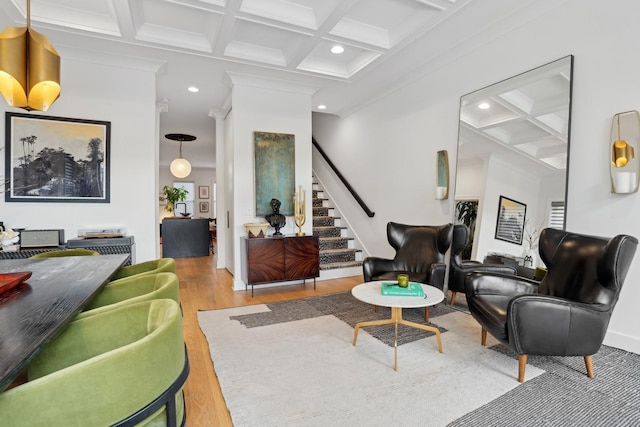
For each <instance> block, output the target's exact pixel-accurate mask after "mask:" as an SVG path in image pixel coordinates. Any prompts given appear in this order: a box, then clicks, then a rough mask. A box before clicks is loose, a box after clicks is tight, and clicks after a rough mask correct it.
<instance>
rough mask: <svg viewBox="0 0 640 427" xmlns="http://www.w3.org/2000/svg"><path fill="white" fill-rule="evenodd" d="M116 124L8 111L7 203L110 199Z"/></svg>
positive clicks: (6, 142)
mask: <svg viewBox="0 0 640 427" xmlns="http://www.w3.org/2000/svg"><path fill="white" fill-rule="evenodd" d="M110 138H111V123H110V122H104V121H96V120H83V119H71V118H63V117H52V116H41V115H33V114H23V113H11V112H7V113H6V127H5V151H6V157H5V173H6V178H7V180H6V188H5V201H7V202H71V203H78V202H80V203H82V202H85V203H109V201H110V188H109V168H110Z"/></svg>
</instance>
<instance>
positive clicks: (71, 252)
mask: <svg viewBox="0 0 640 427" xmlns="http://www.w3.org/2000/svg"><path fill="white" fill-rule="evenodd" d="M97 255H100V252H98V251H94V250H91V249H60V250H55V251H47V252H41V253H39V254H35V255H34V256H32V257H31V258H57V257H65V256H97Z"/></svg>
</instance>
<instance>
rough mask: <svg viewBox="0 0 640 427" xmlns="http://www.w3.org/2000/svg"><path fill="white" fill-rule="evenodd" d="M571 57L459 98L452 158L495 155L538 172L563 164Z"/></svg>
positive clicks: (543, 173) (549, 171)
mask: <svg viewBox="0 0 640 427" xmlns="http://www.w3.org/2000/svg"><path fill="white" fill-rule="evenodd" d="M570 79H571V58H570V57H566V58H562V59H559V60H557V61H554V62H552V63H550V64H547V65H544V66H542V67H539V68H536V69H534V70H531V71H528V72H526V73H523V74H520V75H518V76H515V77H512V78H510V79H508V80H505V81H502V82H500V83H497V84H494V85H492V86H489V87H487V88H484V89H481V90H478V91H476V92H472V93H470V94H468V95H465V96H463V97H462V100H461V107H460V136H459V138H460V140H459V147H458V161H459V162H463V163H464V162H472V161H474V159H479V158H487V157H488V156H489V155H492V156H499V157H501V158H503V159H504V160H505V161H507V162H509V163H511V164H514V165H517V166H519V167H522V168H527V170H530V171H531V172H534V171H535V172H536V173H538V174H540V176H547V175H553V174H557V173H562V174H564V173H565V172H566V171H565V170H566V166H567V141H568V132H569V110H570V108H569V107H570V105H569V104H570V98H571V97H570V95H571V94H570V90H571V89H570V87H571V85H570V84H569V82H570Z"/></svg>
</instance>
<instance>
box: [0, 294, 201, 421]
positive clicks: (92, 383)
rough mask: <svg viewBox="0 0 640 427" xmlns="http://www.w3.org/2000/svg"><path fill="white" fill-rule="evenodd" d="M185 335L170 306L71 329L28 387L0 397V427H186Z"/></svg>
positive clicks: (91, 319)
mask: <svg viewBox="0 0 640 427" xmlns="http://www.w3.org/2000/svg"><path fill="white" fill-rule="evenodd" d="M182 327H183V326H182V316H181V313H180V307H179V306H178V304H177V303H176V302H175V301H173V300H169V299H162V300H153V301H145V302H140V303H136V304H129V305H126V306H122V307H118V308H115V309H113V310H106V311H104V312H101V313H97V314H95V315H92V316H87V317H85V318H82V319H78V320H75V321H73V322H71V323H70V324H69V326H68V328H67V329H65V330H64V331H63V332H62V333H61V334H60V335H59V336H58V337H57V338H56V339H55V340H54V341H52V342H51V343H49V344H48V345H47V346H46V347H45V348H44V349H43V350H42V352H41V353H40V354H39V355H38V356H37V357H36V358H35V359H34V360H33V362H32V363H31V364H30V366H29V368H28V381H27V382H26V383H24V384H22V385H19V386H17V387H15V388H12V389H9V390H7V391H5V392H3V393H1V394H0V420H2V421H1V423H2V425H3V426H6V427H9V426H12V427H14V426H15V427H21V426H25V427H27V426H28V427H35V426H66V427H69V426H82V427H85V426H108V425H138V424H140V423H141V422H142V423H143V424H142V425H169V426H176V425H183V424H184V420H185V411H184V397H183V393H182V386H183V384H184V382H185V381H186V377H187V375H188V371H189V367H188V359H187V357H186V351H185V345H184V337H183V329H182ZM163 396H164V397H163ZM152 402H153V403H154V404H155V405H156V406H157V407H154V406H153V405H151V406H150V403H152Z"/></svg>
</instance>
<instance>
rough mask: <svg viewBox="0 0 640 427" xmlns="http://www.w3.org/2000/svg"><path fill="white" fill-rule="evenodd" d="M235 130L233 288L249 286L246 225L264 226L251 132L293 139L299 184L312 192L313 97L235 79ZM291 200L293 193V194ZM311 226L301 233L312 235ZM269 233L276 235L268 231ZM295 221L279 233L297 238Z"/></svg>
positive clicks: (305, 93)
mask: <svg viewBox="0 0 640 427" xmlns="http://www.w3.org/2000/svg"><path fill="white" fill-rule="evenodd" d="M232 108H233V117H232V118H231V119H229V120H231V121H232V132H233V167H232V169H233V172H232V176H233V201H232V203H233V219H234V222H233V224H232V228H231V231H230V232H229V234H228V239H229V240H228V241H229V242H231V244H232V245H233V247H234V254H233V270H232V273H233V274H234V289H236V290H241V289H244V288H245V284H244V282H243V281H242V280H241V275H240V272H241V267H242V266H241V258H240V249H241V247H240V237H241V236H245V235H246V232H245V230H244V227H243V224H244V223H247V222H264V221H265V219H264V218H260V217H256V216H255V213H256V208H255V182H254V173H253V170H254V162H253V158H254V149H253V132H254V131H262V132H276V133H287V134H294V135H295V182H296V188H297V185H302V186H303V188H305V189H306V190H307V194H309V195H310V194H311V173H312V172H311V93H310V92H308V91H305V90H301V91H298V90H293V89H292V90H291V91H288V90H285V89H283V88H267V87H259V86H256V85H255V84H254V83H253V82H252V83H251V84H248V83H243V82H238V81H237V80H236V81H234V85H233V94H232ZM292 196H293V195H292ZM311 211H312V210H311V197H307V212H311ZM311 227H312V222H311V221H307V222H306V223H305V225H304V227H303V231H304V232H306V233H307V234H311V233H312V228H311ZM269 231H270V232H273V230H272V229H271V228H269ZM295 231H297V230H296V228H295V224H294V223H293V218H292V217H287V223H286V225H285V227H283V229H282V230H281V232H282V233H283V234H293V233H294V232H295Z"/></svg>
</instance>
